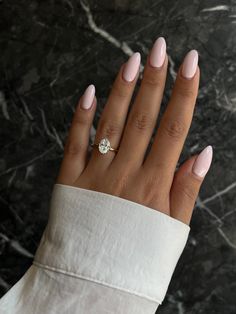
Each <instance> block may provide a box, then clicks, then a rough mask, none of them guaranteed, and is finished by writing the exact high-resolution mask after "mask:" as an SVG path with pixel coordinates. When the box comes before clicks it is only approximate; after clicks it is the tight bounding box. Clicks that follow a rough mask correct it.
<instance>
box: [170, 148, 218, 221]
mask: <svg viewBox="0 0 236 314" xmlns="http://www.w3.org/2000/svg"><path fill="white" fill-rule="evenodd" d="M212 155H213V151H212V146H207V147H206V148H205V149H204V150H203V151H202V152H201V153H200V154H199V155H197V156H193V157H191V158H190V159H189V160H187V161H186V162H185V163H184V164H182V165H181V166H180V168H179V169H178V171H177V172H176V174H175V176H174V180H173V183H172V187H171V191H170V215H171V216H172V217H173V218H175V219H178V220H180V221H182V222H183V223H185V224H189V223H190V220H191V217H192V212H193V209H194V205H195V202H196V199H197V197H198V193H199V190H200V187H201V185H202V183H203V180H204V177H205V175H206V173H207V172H208V170H209V168H210V165H211V161H212Z"/></svg>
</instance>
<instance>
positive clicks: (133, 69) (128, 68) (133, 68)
mask: <svg viewBox="0 0 236 314" xmlns="http://www.w3.org/2000/svg"><path fill="white" fill-rule="evenodd" d="M140 60H141V55H140V53H139V52H135V53H134V54H133V55H132V56H131V57H130V58H129V60H128V61H127V63H126V64H125V67H124V70H123V78H124V80H125V81H127V82H132V81H133V80H134V79H135V77H136V75H137V72H138V70H139V65H140Z"/></svg>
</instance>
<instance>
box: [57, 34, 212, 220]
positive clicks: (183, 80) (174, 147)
mask: <svg viewBox="0 0 236 314" xmlns="http://www.w3.org/2000/svg"><path fill="white" fill-rule="evenodd" d="M167 65H168V57H167V54H166V43H165V40H164V38H163V37H160V38H159V39H158V40H157V41H156V42H155V44H154V46H153V48H152V50H151V52H150V54H149V56H148V59H147V63H146V66H145V69H144V75H143V79H142V82H141V86H140V88H139V91H138V94H137V96H136V98H135V101H134V104H133V106H132V109H131V111H130V113H129V115H128V119H127V121H126V118H127V113H128V108H129V105H130V101H131V97H132V94H133V91H134V88H135V84H136V81H137V78H138V73H139V67H140V54H139V53H135V54H134V55H133V56H131V57H130V59H129V60H128V61H127V62H126V63H125V64H123V65H122V66H121V68H120V71H119V73H118V75H117V77H116V80H115V82H114V84H113V87H112V90H111V92H110V95H109V97H108V100H107V103H106V105H105V108H104V110H103V113H102V116H101V118H100V121H99V124H98V128H97V132H96V138H95V143H99V142H100V140H101V139H102V138H105V137H107V138H108V139H109V141H110V143H111V147H113V148H119V149H118V152H117V153H115V152H113V151H109V152H108V153H106V154H101V153H100V152H99V150H98V147H96V146H95V147H94V148H93V150H92V153H91V157H90V158H88V144H89V134H90V128H91V125H92V122H93V118H94V114H95V111H96V104H97V101H96V96H95V88H94V86H93V85H90V86H89V87H88V88H87V90H86V91H85V93H84V95H83V96H82V97H81V99H80V101H79V104H78V106H77V108H76V111H75V114H74V117H73V121H72V125H71V128H70V131H69V135H68V138H67V141H66V145H65V151H64V159H63V162H62V165H61V169H60V172H59V175H58V178H57V181H56V183H61V184H65V185H71V186H75V187H80V188H85V189H90V190H95V191H99V192H104V193H108V194H112V195H115V196H119V197H121V198H125V199H128V200H131V201H133V202H136V203H140V204H142V205H145V206H148V207H150V208H153V209H156V210H158V211H161V212H163V213H165V214H167V215H170V216H172V217H173V218H175V219H178V220H180V221H182V222H184V223H185V224H189V222H190V219H191V215H192V211H193V208H194V204H195V201H196V198H197V195H198V193H199V189H200V186H201V184H202V182H203V179H204V176H205V175H206V173H207V171H208V169H209V167H210V164H211V159H212V147H211V146H208V147H206V148H205V149H204V150H203V151H202V152H201V154H200V155H195V156H192V157H191V158H190V159H189V160H187V161H186V162H184V163H183V164H182V165H181V166H180V168H179V169H178V171H177V172H176V171H175V170H176V165H177V162H178V159H179V157H180V154H181V151H182V148H183V145H184V142H185V139H186V136H187V134H188V131H189V128H190V125H191V121H192V117H193V112H194V107H195V102H196V98H197V93H198V85H199V77H200V70H199V67H198V53H197V51H196V50H192V51H190V52H189V53H188V54H187V56H186V57H185V59H184V62H183V64H182V65H181V67H180V69H179V71H178V75H177V78H176V81H175V84H174V88H173V92H172V95H171V98H170V101H169V104H168V106H167V109H166V111H165V113H164V115H163V117H162V119H161V122H160V125H159V128H158V130H157V132H156V135H155V137H154V141H153V143H152V147H151V149H150V151H149V153H148V154H147V156H146V150H147V147H148V144H149V142H150V139H151V136H152V133H153V131H154V128H155V125H156V121H157V117H158V113H159V110H160V105H161V101H162V97H163V91H164V87H165V80H166V74H167Z"/></svg>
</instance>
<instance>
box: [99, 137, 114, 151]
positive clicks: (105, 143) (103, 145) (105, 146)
mask: <svg viewBox="0 0 236 314" xmlns="http://www.w3.org/2000/svg"><path fill="white" fill-rule="evenodd" d="M110 148H111V144H110V142H109V140H108V139H107V138H103V139H102V140H101V141H100V142H99V145H98V149H99V151H100V153H102V154H106V153H107V152H109V150H110Z"/></svg>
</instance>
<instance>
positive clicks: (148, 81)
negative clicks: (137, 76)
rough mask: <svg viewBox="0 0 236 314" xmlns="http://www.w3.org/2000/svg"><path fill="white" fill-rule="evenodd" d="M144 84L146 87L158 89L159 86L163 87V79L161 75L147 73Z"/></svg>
mask: <svg viewBox="0 0 236 314" xmlns="http://www.w3.org/2000/svg"><path fill="white" fill-rule="evenodd" d="M143 83H144V85H148V86H150V87H155V88H157V87H158V86H161V85H162V83H163V79H162V77H161V76H160V75H159V74H157V73H155V72H152V71H147V72H146V73H145V75H144V78H143Z"/></svg>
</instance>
